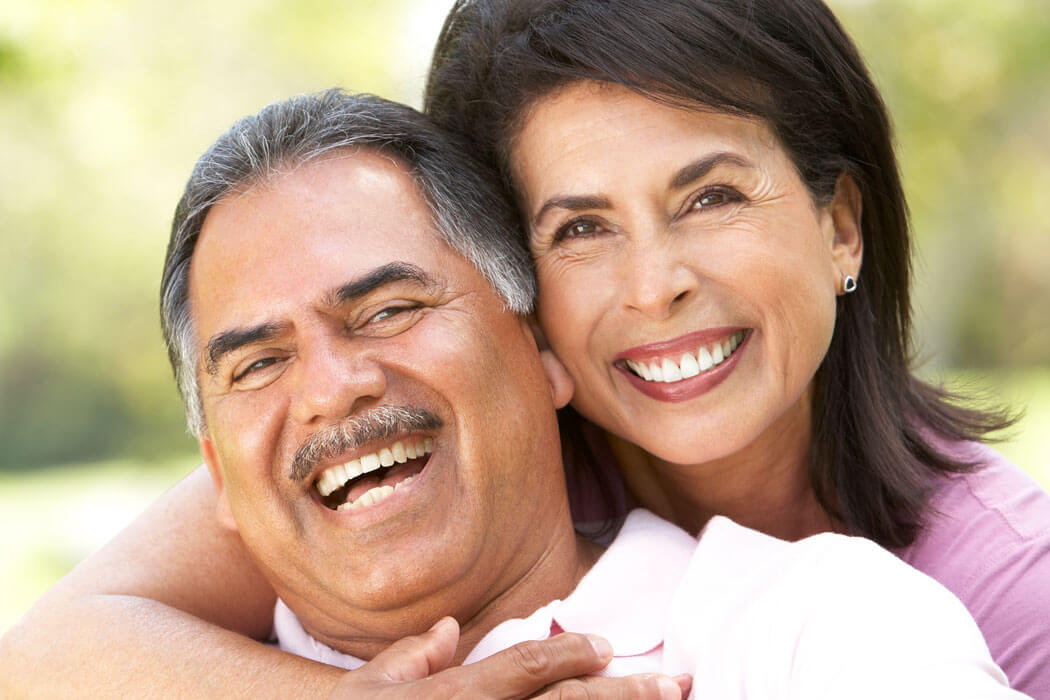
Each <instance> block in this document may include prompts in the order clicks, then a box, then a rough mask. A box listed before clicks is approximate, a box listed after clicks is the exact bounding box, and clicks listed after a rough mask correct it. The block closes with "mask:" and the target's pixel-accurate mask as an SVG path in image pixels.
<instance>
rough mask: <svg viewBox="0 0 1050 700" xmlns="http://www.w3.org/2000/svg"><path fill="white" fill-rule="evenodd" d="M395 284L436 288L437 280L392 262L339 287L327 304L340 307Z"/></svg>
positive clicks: (414, 266)
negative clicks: (405, 283)
mask: <svg viewBox="0 0 1050 700" xmlns="http://www.w3.org/2000/svg"><path fill="white" fill-rule="evenodd" d="M395 282H412V283H414V284H417V285H419V286H420V287H424V288H428V287H437V286H438V282H437V280H435V279H434V278H433V277H431V276H430V275H428V274H427V273H426V272H425V271H424V270H423V268H421V267H417V266H416V265H413V264H411V263H406V262H392V263H387V264H386V265H383V266H381V267H377V268H375V269H374V270H372V271H371V272H369V273H368V274H366V275H364V276H363V277H360V278H358V279H356V280H354V281H353V282H348V283H347V284H344V285H343V286H341V287H339V288H338V289H336V290H335V291H333V292H332V293H331V294H330V295H329V298H328V304H329V305H330V306H340V305H342V304H346V303H347V302H351V301H357V300H358V299H360V298H361V297H363V296H366V295H368V294H371V293H372V292H374V291H375V290H377V289H379V288H380V287H384V286H386V285H388V284H394V283H395Z"/></svg>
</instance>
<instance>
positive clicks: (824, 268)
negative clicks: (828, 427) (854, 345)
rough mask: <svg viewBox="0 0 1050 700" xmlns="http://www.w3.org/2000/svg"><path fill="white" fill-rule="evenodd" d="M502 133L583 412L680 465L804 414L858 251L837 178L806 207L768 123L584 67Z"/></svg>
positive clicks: (551, 329) (855, 221)
mask: <svg viewBox="0 0 1050 700" xmlns="http://www.w3.org/2000/svg"><path fill="white" fill-rule="evenodd" d="M513 146H514V147H513V149H512V153H511V160H512V169H513V172H514V176H515V179H516V183H517V185H518V187H519V188H520V191H521V196H522V201H523V203H524V206H525V217H526V220H527V223H528V228H529V236H530V246H531V249H532V253H533V256H534V257H535V259H536V267H537V273H538V276H539V285H540V295H539V305H538V315H539V320H540V324H541V325H542V327H543V330H544V331H545V332H546V335H547V340H548V342H549V343H550V345H551V347H552V349H553V350H554V351H555V352H556V353H557V355H558V356H559V357H560V358H561V360H562V362H563V363H564V364H565V366H566V367H567V369H568V370H569V373H570V374H571V375H572V378H573V379H574V381H575V385H576V395H575V398H574V401H573V403H574V405H575V406H576V407H577V409H578V410H579V411H580V412H581V413H582V414H584V415H585V416H587V417H588V418H590V419H591V420H592V421H594V422H596V423H597V424H599V425H601V426H602V427H604V428H605V429H607V430H609V431H610V432H613V433H615V434H617V435H619V436H621V437H623V438H625V439H627V440H630V441H631V442H634V443H636V444H638V445H640V446H641V447H643V448H644V449H646V450H647V451H649V452H651V453H653V454H654V455H656V456H657V457H660V458H662V459H665V460H667V461H669V462H674V463H679V464H689V463H700V462H706V461H709V460H713V459H718V458H720V457H725V456H727V455H731V454H733V453H735V452H737V451H738V450H741V449H742V448H744V447H746V446H748V445H749V444H751V443H752V442H754V441H755V440H756V439H758V438H759V437H760V436H761V435H763V433H766V431H769V430H774V431H776V430H788V429H792V428H791V427H790V426H804V428H805V429H808V425H809V402H810V398H811V395H810V386H811V384H812V382H813V375H814V373H815V372H816V370H817V367H818V366H819V365H820V362H821V360H822V359H823V357H824V354H825V353H826V351H827V348H828V344H829V343H830V340H831V335H832V330H833V327H834V322H835V297H836V294H837V293H839V290H840V289H841V285H842V280H843V277H844V275H846V274H849V275H853V276H856V275H857V271H858V269H859V267H860V254H861V241H860V231H859V218H860V206H859V195H858V194H857V191H856V188H855V187H854V186H853V185H852V183H851V182H850V181H849V180H848V179H847V178H842V179H840V183H839V185H840V187H839V188H838V190H836V196H835V199H834V201H833V202H832V203H831V204H830V205H828V206H826V207H820V208H818V207H817V206H816V205H815V204H814V202H813V200H812V199H811V197H810V195H809V193H808V191H807V190H806V188H805V186H804V185H803V183H802V181H801V179H800V178H799V175H798V173H797V171H796V170H795V167H794V165H793V163H792V161H791V159H790V158H789V157H788V155H787V153H786V152H785V151H784V149H783V148H782V147H781V146H780V144H779V142H778V141H777V139H776V138H775V137H774V136H773V134H772V133H771V132H770V130H769V129H768V128H767V127H766V126H764V125H763V124H761V123H758V122H754V121H749V120H744V119H740V118H736V117H732V116H728V115H725V114H719V113H714V112H701V111H687V110H682V109H676V108H672V107H669V106H667V105H664V104H661V103H658V102H655V101H653V100H650V99H647V98H645V97H642V96H640V95H637V94H635V93H633V92H630V91H628V90H625V89H623V88H619V87H615V86H607V85H598V84H593V83H580V84H576V85H573V86H570V87H567V88H566V89H563V90H561V91H559V92H557V93H555V94H554V95H552V96H550V97H548V98H545V99H543V100H541V101H539V102H538V103H537V104H536V105H534V108H533V110H532V111H530V113H529V118H528V121H527V122H526V123H525V125H524V127H523V129H522V130H521V132H520V133H519V134H518V138H517V139H516V140H515V142H514V144H513ZM798 421H802V422H798ZM794 429H796V430H797V427H796V428H794Z"/></svg>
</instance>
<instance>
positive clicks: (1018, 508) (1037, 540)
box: [897, 443, 1050, 698]
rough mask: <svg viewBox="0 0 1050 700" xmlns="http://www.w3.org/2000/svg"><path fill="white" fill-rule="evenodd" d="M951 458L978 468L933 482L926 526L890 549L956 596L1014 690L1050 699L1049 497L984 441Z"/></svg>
mask: <svg viewBox="0 0 1050 700" xmlns="http://www.w3.org/2000/svg"><path fill="white" fill-rule="evenodd" d="M954 456H956V457H959V458H963V459H966V460H968V461H972V462H979V463H981V464H982V465H983V467H982V468H981V469H980V470H978V471H976V472H974V473H972V474H958V475H951V476H945V477H943V478H941V479H939V480H938V482H937V490H936V492H935V494H934V496H933V498H932V500H931V503H930V506H931V511H932V512H931V514H930V516H929V518H928V520H927V523H926V527H925V528H924V529H923V531H922V533H921V534H920V535H919V538H918V539H917V540H916V541H915V543H914V544H913V545H912V546H910V547H908V548H907V549H904V550H901V551H899V552H897V554H898V556H900V557H901V559H903V560H904V561H906V562H908V563H909V564H911V565H912V566H914V567H915V568H916V569H918V570H919V571H922V572H925V573H926V574H929V575H930V576H932V577H933V578H935V579H937V580H938V581H940V582H941V583H942V584H944V586H945V587H946V588H948V590H950V591H951V592H952V593H954V594H955V595H957V596H958V597H959V599H960V600H962V602H963V603H964V604H965V605H966V607H967V608H968V609H969V611H970V614H972V615H973V617H974V619H975V620H976V621H977V625H978V626H979V627H980V628H981V632H983V633H984V638H985V640H986V641H987V642H988V648H989V649H990V650H991V652H992V657H993V658H994V659H995V660H996V662H997V663H998V664H999V665H1000V666H1002V668H1003V670H1004V671H1006V674H1007V676H1008V677H1009V678H1010V683H1011V685H1013V687H1015V688H1017V689H1019V690H1022V691H1024V692H1025V693H1028V694H1029V695H1031V696H1032V697H1035V698H1050V494H1047V492H1046V491H1044V490H1043V489H1042V488H1040V487H1039V485H1038V484H1036V483H1035V482H1034V481H1033V480H1032V479H1031V478H1030V477H1029V476H1027V475H1026V474H1025V473H1024V472H1022V471H1021V470H1020V469H1018V468H1017V467H1016V466H1014V465H1013V464H1011V463H1010V462H1009V461H1007V460H1006V459H1005V458H1004V457H1003V456H1002V455H1000V454H998V453H997V452H995V451H994V450H992V449H991V448H989V447H987V446H985V445H982V444H979V443H966V444H964V445H962V446H960V447H959V448H957V449H956V451H955V452H954Z"/></svg>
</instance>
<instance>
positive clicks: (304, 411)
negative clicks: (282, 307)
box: [290, 339, 386, 425]
mask: <svg viewBox="0 0 1050 700" xmlns="http://www.w3.org/2000/svg"><path fill="white" fill-rule="evenodd" d="M385 391H386V374H385V373H384V372H383V367H382V366H381V364H380V363H379V362H378V361H377V360H376V358H375V357H373V356H372V355H371V354H370V353H367V352H361V351H360V350H355V349H354V348H353V347H352V343H351V341H348V340H346V339H333V340H329V341H327V342H323V343H318V344H315V345H313V346H311V347H310V348H308V349H305V348H304V349H302V350H301V351H300V354H299V357H298V363H297V367H296V386H295V394H294V396H293V397H292V400H291V408H290V411H291V416H292V418H293V419H294V420H296V421H297V422H298V423H300V424H303V425H308V424H312V423H316V422H327V421H330V420H339V419H341V418H344V417H346V416H348V415H350V414H351V413H353V412H355V411H357V410H359V409H360V408H365V407H367V406H368V405H370V404H373V403H375V402H376V401H377V400H378V399H380V398H381V397H382V396H383V393H384V392H385Z"/></svg>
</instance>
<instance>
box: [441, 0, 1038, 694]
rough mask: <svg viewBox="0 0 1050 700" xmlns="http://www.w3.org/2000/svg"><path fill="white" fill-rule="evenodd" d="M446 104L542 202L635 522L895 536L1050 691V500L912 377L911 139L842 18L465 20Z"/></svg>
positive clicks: (763, 11)
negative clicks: (715, 522) (906, 151)
mask: <svg viewBox="0 0 1050 700" xmlns="http://www.w3.org/2000/svg"><path fill="white" fill-rule="evenodd" d="M425 110H426V111H427V112H428V114H430V115H431V116H432V117H433V118H435V119H436V120H437V121H438V122H439V123H442V124H444V125H445V126H448V127H450V128H452V129H454V130H457V131H460V132H462V133H464V134H467V135H468V136H469V137H470V138H472V139H473V140H474V143H475V144H476V146H477V147H478V149H479V150H480V151H481V152H482V153H484V154H486V155H487V156H488V157H489V158H490V159H491V160H492V161H493V162H494V163H495V164H496V165H497V166H498V167H499V169H500V172H501V173H502V175H503V177H504V181H505V183H506V184H507V186H508V187H509V188H510V189H512V190H513V191H514V192H516V194H517V201H518V202H519V204H520V207H521V210H522V218H523V222H524V228H525V229H526V231H527V234H528V243H529V246H530V249H531V251H532V253H533V257H534V259H535V262H536V270H537V277H538V281H539V289H540V293H539V305H538V318H539V321H540V325H541V327H542V328H543V331H544V333H545V334H546V338H547V340H548V341H549V343H550V346H551V348H552V349H553V350H554V352H555V353H556V354H557V355H558V356H559V358H560V359H561V360H562V362H563V363H564V364H565V365H566V367H567V368H568V369H569V373H570V374H571V375H572V378H573V380H574V381H575V396H574V399H573V406H574V407H575V408H576V410H577V411H578V412H579V413H580V414H582V415H583V416H584V417H585V418H586V419H588V420H590V421H592V422H593V423H594V424H595V425H597V426H599V427H600V428H602V429H603V430H604V431H605V437H606V439H607V444H608V445H609V446H610V447H611V448H612V452H613V453H614V455H615V457H616V460H617V461H618V463H619V467H620V470H621V472H622V474H623V479H624V482H625V484H626V487H627V489H626V491H627V494H628V495H629V497H630V498H631V499H632V500H633V501H634V502H637V503H640V504H642V505H644V506H645V507H647V508H649V509H651V510H654V511H655V512H656V513H658V514H660V515H663V516H664V517H666V518H668V519H670V520H673V521H674V522H676V523H678V524H679V525H682V526H683V527H685V528H686V529H689V530H691V531H693V532H697V531H699V530H700V528H701V527H702V526H703V524H704V523H705V522H706V521H707V519H708V518H709V517H710V516H711V515H713V514H723V515H729V516H730V517H732V518H734V519H736V520H737V521H738V522H741V523H743V524H746V525H749V526H751V527H754V528H757V529H759V530H763V531H765V532H768V533H770V534H774V535H777V536H780V537H784V538H787V539H797V538H799V537H804V536H806V535H809V534H812V533H814V532H819V531H824V530H838V531H843V532H849V533H851V534H858V535H863V536H865V537H869V538H871V539H873V540H875V541H876V542H878V543H879V544H881V545H883V546H885V547H887V548H890V549H892V550H894V551H895V552H897V553H898V554H899V555H900V556H901V557H902V558H904V559H905V560H906V561H908V562H910V563H911V564H913V565H914V566H916V567H917V568H919V569H920V570H922V571H924V572H926V573H928V574H930V575H931V576H933V577H934V578H937V579H939V580H940V581H941V582H942V583H944V584H945V585H946V586H947V587H948V588H949V589H951V590H952V591H953V592H955V593H956V595H958V596H959V597H960V598H961V599H962V600H963V602H964V603H965V604H966V605H967V606H968V607H969V609H970V611H971V613H972V614H973V615H974V617H975V619H976V620H977V622H978V624H979V625H980V626H981V628H982V631H983V632H984V633H985V636H986V638H987V640H988V642H989V646H990V648H991V651H992V653H993V656H994V657H995V658H996V660H997V662H998V663H999V664H1000V665H1001V666H1002V667H1003V669H1004V670H1005V671H1006V672H1007V675H1008V676H1009V677H1010V679H1011V682H1012V683H1013V684H1014V685H1015V686H1016V687H1018V688H1020V689H1022V690H1025V691H1026V692H1029V693H1031V694H1032V695H1034V696H1035V697H1050V622H1046V621H1050V596H1047V594H1046V593H1045V591H1046V590H1047V585H1048V584H1050V539H1048V538H1047V535H1046V527H1047V525H1048V524H1050V497H1048V496H1047V494H1046V493H1045V492H1043V491H1042V490H1040V489H1039V488H1038V487H1037V486H1035V485H1034V484H1032V483H1031V482H1030V481H1029V480H1027V479H1026V477H1024V476H1023V475H1022V474H1021V473H1020V472H1019V471H1018V470H1017V469H1016V468H1015V467H1013V466H1012V465H1010V464H1008V463H1007V462H1005V460H1003V459H1002V458H1001V457H999V456H998V455H996V454H995V453H994V452H992V451H991V450H989V449H988V448H986V447H984V446H982V445H981V444H980V443H979V440H980V439H981V438H982V437H984V436H985V435H987V434H989V433H990V432H993V431H995V430H998V429H1000V428H1002V427H1005V426H1006V425H1008V424H1009V421H1008V420H1007V419H1006V418H1005V417H1004V416H1003V415H1001V414H995V413H986V412H982V411H978V410H973V409H966V408H962V407H960V406H959V405H957V404H956V403H954V402H953V399H954V398H955V397H952V396H950V395H948V394H947V393H946V392H944V391H943V390H941V389H939V388H936V387H933V386H931V385H929V384H926V383H924V382H923V381H921V380H919V379H918V378H916V377H915V376H914V375H913V374H912V373H911V370H910V360H911V356H910V309H909V302H908V290H909V259H910V256H909V238H908V229H907V209H906V205H905V202H904V196H903V193H902V190H901V184H900V179H899V176H898V171H897V165H896V161H895V158H894V154H893V150H892V142H891V134H890V127H889V120H888V117H887V115H886V112H885V109H884V107H883V104H882V101H881V98H880V96H879V94H878V91H877V90H876V88H875V87H874V85H873V83H872V81H871V79H870V77H869V76H868V74H867V71H866V69H865V67H864V65H863V62H862V61H861V59H860V57H859V55H858V54H857V53H856V50H855V48H854V47H853V45H852V43H851V42H850V40H849V38H848V37H847V36H846V34H845V33H844V32H843V30H842V29H841V27H840V26H839V25H838V23H837V21H836V20H835V18H834V17H833V15H832V14H831V12H830V10H828V8H827V7H825V6H824V5H823V3H821V2H819V0H795V1H793V2H782V1H781V0H769V1H768V2H762V1H751V2H731V3H724V2H701V1H699V0H690V1H682V2H673V3H669V2H664V1H659V0H624V1H615V0H614V1H612V2H609V1H599V0H594V1H592V0H562V1H553V2H549V1H548V2H543V1H536V2H505V1H502V0H496V1H485V0H481V1H478V2H470V1H469V0H463V1H461V2H459V3H457V5H456V7H455V8H454V9H453V10H452V12H451V14H450V15H449V18H448V20H447V21H446V25H445V28H444V31H443V35H442V37H441V39H440V40H439V44H438V47H437V50H436V53H435V59H434V63H433V66H432V69H431V75H430V81H429V84H428V89H427V96H426V104H425ZM862 258H863V265H862ZM567 441H568V442H572V443H574V444H577V445H579V444H582V443H583V442H584V441H582V440H580V439H576V440H573V439H572V438H568V440H567ZM588 444H595V442H594V441H590V442H589V443H588ZM596 444H597V445H598V447H599V448H601V446H602V443H601V441H598V442H597V443H596ZM1036 621H1039V622H1036Z"/></svg>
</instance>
